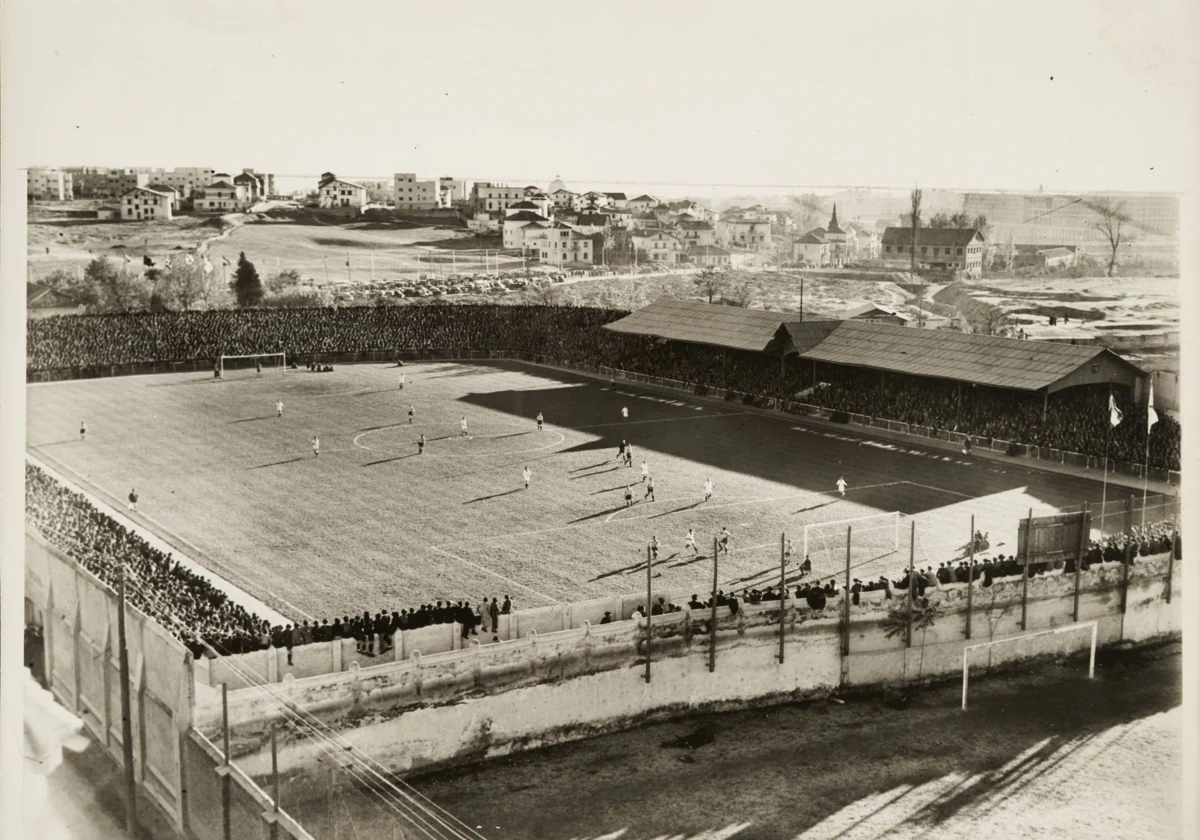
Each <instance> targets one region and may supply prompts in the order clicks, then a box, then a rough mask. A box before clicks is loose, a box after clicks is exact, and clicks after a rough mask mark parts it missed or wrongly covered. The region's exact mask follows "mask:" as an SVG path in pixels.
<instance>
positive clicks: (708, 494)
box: [704, 478, 713, 502]
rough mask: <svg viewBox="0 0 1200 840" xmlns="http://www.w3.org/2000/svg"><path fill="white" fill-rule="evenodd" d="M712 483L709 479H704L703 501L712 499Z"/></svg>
mask: <svg viewBox="0 0 1200 840" xmlns="http://www.w3.org/2000/svg"><path fill="white" fill-rule="evenodd" d="M712 491H713V483H712V479H711V478H706V479H704V501H706V502H707V501H708V500H709V499H711V498H712Z"/></svg>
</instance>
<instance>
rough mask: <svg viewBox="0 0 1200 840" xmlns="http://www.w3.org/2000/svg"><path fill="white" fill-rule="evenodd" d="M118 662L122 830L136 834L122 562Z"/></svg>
mask: <svg viewBox="0 0 1200 840" xmlns="http://www.w3.org/2000/svg"><path fill="white" fill-rule="evenodd" d="M117 666H118V669H119V676H120V680H121V763H122V764H123V765H124V767H123V768H122V769H123V770H124V776H125V831H126V832H127V833H128V834H129V836H130V837H135V836H136V834H137V812H136V810H135V809H136V807H137V790H136V788H135V786H134V777H133V707H132V700H131V698H130V696H129V647H128V645H127V644H126V640H125V563H124V562H122V563H121V565H120V567H119V573H118V575H117Z"/></svg>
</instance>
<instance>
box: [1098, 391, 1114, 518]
mask: <svg viewBox="0 0 1200 840" xmlns="http://www.w3.org/2000/svg"><path fill="white" fill-rule="evenodd" d="M1112 405H1113V396H1112V383H1111V382H1110V383H1109V385H1108V422H1107V424H1106V425H1107V426H1108V432H1107V434H1105V436H1104V484H1103V489H1102V490H1101V491H1100V539H1102V540H1103V539H1104V515H1105V513H1106V507H1107V505H1106V503H1107V502H1108V446H1109V443H1110V442H1111V441H1112V430H1113V424H1112Z"/></svg>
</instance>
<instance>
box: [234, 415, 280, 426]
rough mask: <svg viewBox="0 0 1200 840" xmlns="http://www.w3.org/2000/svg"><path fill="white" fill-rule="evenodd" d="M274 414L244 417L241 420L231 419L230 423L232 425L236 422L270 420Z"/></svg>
mask: <svg viewBox="0 0 1200 840" xmlns="http://www.w3.org/2000/svg"><path fill="white" fill-rule="evenodd" d="M274 416H275V415H274V414H264V415H262V416H261V417H243V418H242V419H241V420H230V421H229V425H231V426H232V425H233V424H234V423H253V422H255V421H256V420H270V419H271V418H272V417H274Z"/></svg>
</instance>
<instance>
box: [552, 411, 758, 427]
mask: <svg viewBox="0 0 1200 840" xmlns="http://www.w3.org/2000/svg"><path fill="white" fill-rule="evenodd" d="M749 413H750V412H749V411H731V412H728V413H726V414H706V415H704V416H703V417H660V418H657V419H655V420H621V421H617V422H616V423H589V424H587V425H584V426H572V427H571V428H572V429H602V428H605V427H608V426H640V425H642V424H644V423H678V422H682V421H684V420H720V419H721V418H723V417H744V416H745V415H747V414H749Z"/></svg>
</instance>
